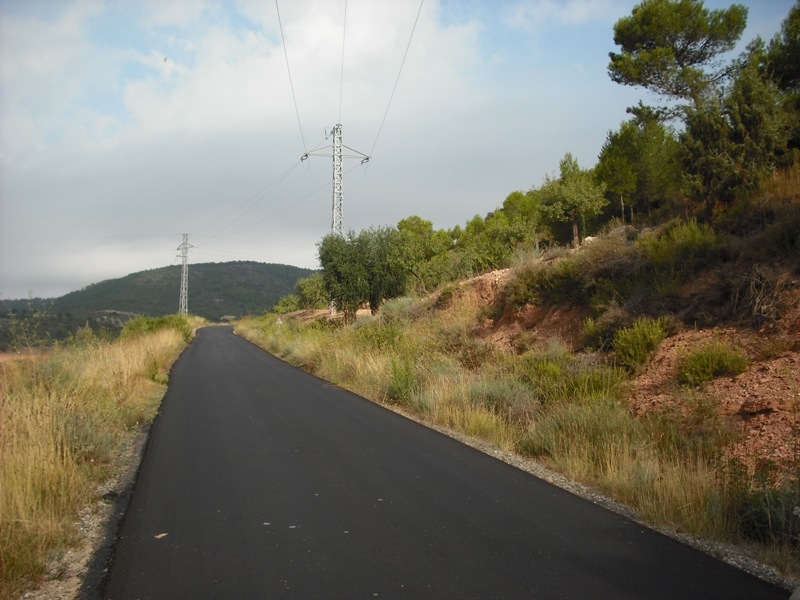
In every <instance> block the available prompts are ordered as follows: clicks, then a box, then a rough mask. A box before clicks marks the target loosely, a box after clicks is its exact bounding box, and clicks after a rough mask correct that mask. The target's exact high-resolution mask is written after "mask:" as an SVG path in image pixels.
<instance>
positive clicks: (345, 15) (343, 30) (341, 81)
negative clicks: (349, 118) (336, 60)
mask: <svg viewBox="0 0 800 600" xmlns="http://www.w3.org/2000/svg"><path fill="white" fill-rule="evenodd" d="M346 35H347V0H344V26H343V27H342V71H341V74H340V75H339V120H338V121H336V122H337V123H341V122H342V93H343V90H344V42H345V36H346Z"/></svg>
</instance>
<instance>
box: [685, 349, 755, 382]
mask: <svg viewBox="0 0 800 600" xmlns="http://www.w3.org/2000/svg"><path fill="white" fill-rule="evenodd" d="M748 364H749V361H748V359H747V355H746V354H745V353H744V352H743V351H742V350H740V349H738V348H732V347H731V346H729V345H728V344H726V343H725V342H722V341H713V342H709V343H707V344H704V345H703V346H700V347H699V348H695V349H693V350H690V351H689V352H688V353H686V354H684V355H683V356H681V357H679V358H678V366H677V370H678V373H677V375H678V381H679V382H681V383H683V384H686V385H693V386H696V385H701V384H703V383H705V382H706V381H711V380H712V379H715V378H717V377H721V376H723V375H738V374H739V373H742V372H743V371H744V370H745V369H746V368H747V366H748Z"/></svg>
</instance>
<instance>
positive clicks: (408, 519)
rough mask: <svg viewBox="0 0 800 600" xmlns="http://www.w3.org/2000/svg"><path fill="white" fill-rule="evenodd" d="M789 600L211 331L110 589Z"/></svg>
mask: <svg viewBox="0 0 800 600" xmlns="http://www.w3.org/2000/svg"><path fill="white" fill-rule="evenodd" d="M788 596H789V593H788V592H786V591H785V590H782V589H780V588H777V587H775V586H773V585H771V584H768V583H766V582H764V581H761V580H760V579H757V578H755V577H753V576H751V575H748V574H746V573H744V572H742V571H739V570H737V569H735V568H734V567H731V566H729V565H727V564H725V563H723V562H720V561H718V560H716V559H713V558H711V557H709V556H707V555H705V554H703V553H701V552H698V551H696V550H694V549H692V548H689V547H687V546H685V545H683V544H680V543H679V542H677V541H675V540H673V539H670V538H668V537H666V536H663V535H661V534H658V533H655V532H653V531H651V530H649V529H647V528H645V527H643V526H641V525H639V524H637V523H635V522H633V521H630V520H628V519H626V518H624V517H621V516H619V515H617V514H614V513H612V512H609V511H607V510H605V509H603V508H600V507H598V506H596V505H594V504H592V503H591V502H589V501H587V500H584V499H581V498H579V497H577V496H574V495H572V494H570V493H568V492H566V491H564V490H562V489H560V488H557V487H554V486H552V485H550V484H548V483H546V482H544V481H542V480H540V479H538V478H536V477H533V476H532V475H530V474H527V473H524V472H522V471H520V470H518V469H516V468H514V467H512V466H510V465H507V464H505V463H503V462H501V461H498V460H496V459H494V458H492V457H490V456H487V455H485V454H482V453H480V452H478V451H476V450H474V449H472V448H469V447H467V446H465V445H463V444H461V443H459V442H458V441H455V440H453V439H451V438H449V437H446V436H444V435H442V434H439V433H437V432H435V431H432V430H430V429H427V428H425V427H423V426H421V425H419V424H417V423H415V422H413V421H410V420H408V419H406V418H404V417H402V416H399V415H397V414H395V413H393V412H391V411H389V410H386V409H384V408H381V407H379V406H377V405H375V404H373V403H371V402H368V401H366V400H364V399H362V398H360V397H359V396H356V395H354V394H351V393H349V392H346V391H343V390H341V389H339V388H337V387H335V386H333V385H331V384H329V383H326V382H325V381H322V380H320V379H318V378H316V377H313V376H310V375H308V374H305V373H303V372H301V371H299V370H297V369H295V368H293V367H291V366H289V365H287V364H286V363H284V362H282V361H280V360H278V359H277V358H274V357H272V356H270V355H269V354H267V353H265V352H263V351H262V350H260V349H259V348H257V347H256V346H254V345H252V344H250V343H249V342H247V341H245V340H243V339H241V338H239V337H237V336H235V335H234V334H233V333H232V331H231V329H230V328H216V327H212V328H206V329H201V330H200V331H199V332H198V335H197V338H196V339H195V340H194V341H193V342H192V343H191V344H190V345H189V347H188V348H187V349H186V351H185V352H184V353H183V355H182V356H181V358H180V359H179V360H178V362H177V363H176V364H175V366H174V368H173V370H172V374H171V380H170V386H169V391H168V392H167V395H166V397H165V398H164V402H163V405H162V409H161V413H160V414H159V416H158V417H157V418H156V421H155V423H154V424H153V427H152V431H151V435H150V440H149V442H148V445H147V449H146V451H145V455H144V459H143V461H142V465H141V468H140V471H139V474H138V478H137V481H136V486H135V489H134V492H133V496H132V498H131V502H130V505H129V507H128V510H127V512H126V515H125V518H124V521H123V523H122V526H121V529H120V533H119V539H118V542H117V544H116V546H115V549H114V555H113V559H112V562H111V564H110V567H109V573H108V576H107V578H106V581H105V585H104V589H103V596H102V597H103V598H107V599H109V600H131V599H139V600H146V599H151V600H178V599H192V600H200V599H205V598H223V599H250V598H252V599H260V598H264V599H272V598H280V599H282V598H299V599H313V598H321V599H336V598H341V599H348V600H349V599H360V598H364V599H367V598H409V599H414V600H417V599H429V598H430V599H449V598H453V599H456V598H457V599H467V598H476V599H489V598H505V599H515V598H524V599H550V598H580V599H595V600H601V599H614V600H624V599H637V600H640V599H660V598H663V599H669V600H674V599H694V598H698V599H712V598H719V599H721V600H722V599H724V600H734V599H742V600H745V599H746V600H754V599H759V600H770V599H773V598H774V599H781V600H785V599H786V598H788Z"/></svg>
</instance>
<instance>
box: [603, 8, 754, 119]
mask: <svg viewBox="0 0 800 600" xmlns="http://www.w3.org/2000/svg"><path fill="white" fill-rule="evenodd" d="M746 23H747V8H745V7H744V6H742V5H739V4H734V5H732V6H731V7H730V8H727V9H719V10H708V9H706V8H704V6H703V2H702V1H698V0H644V1H643V2H641V3H640V4H638V5H636V6H635V7H634V9H633V11H632V13H631V15H630V16H627V17H623V18H622V19H620V20H619V21H617V23H616V24H615V25H614V43H615V44H617V45H618V46H619V47H620V52H618V53H617V52H610V53H609V58H610V59H611V61H610V63H609V66H608V73H609V76H610V77H611V79H612V81H614V82H616V83H621V84H623V85H635V86H642V87H644V88H646V89H647V90H649V91H651V92H655V93H657V94H660V95H663V96H665V97H666V98H667V100H670V101H676V100H677V101H686V100H688V101H690V102H691V103H692V104H693V105H694V106H697V105H698V104H699V103H700V101H701V100H702V98H703V97H704V95H705V94H706V92H707V91H708V89H709V87H711V86H713V85H714V84H715V83H717V82H719V81H720V80H722V79H723V78H724V77H726V76H727V75H728V73H729V68H727V67H725V66H723V65H721V64H720V63H719V61H718V59H719V57H720V55H722V54H724V53H725V52H728V51H730V50H733V48H734V47H735V45H736V42H737V41H738V40H739V38H740V37H741V35H742V33H743V32H744V28H745V25H746Z"/></svg>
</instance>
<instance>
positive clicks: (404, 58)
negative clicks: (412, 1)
mask: <svg viewBox="0 0 800 600" xmlns="http://www.w3.org/2000/svg"><path fill="white" fill-rule="evenodd" d="M424 2H425V0H420V2H419V10H417V17H416V18H415V19H414V26H413V27H412V28H411V35H410V36H409V38H408V45H406V51H405V53H404V54H403V60H402V62H401V63H400V70H399V71H398V73H397V79H395V82H394V87H393V88H392V94H391V95H390V96H389V104H388V105H387V106H386V112H385V113H383V120H381V126H380V127H378V135H376V136H375V141H374V142H373V144H372V148H371V149H370V151H369V155H370V156H372V155H373V154H374V151H375V146H376V145H377V143H378V138H379V137H380V135H381V131H382V130H383V124H384V123H385V122H386V116H387V115H388V114H389V107H390V106H391V105H392V99H393V98H394V93H395V90H397V84H398V83H399V82H400V74H401V73H402V72H403V65H405V64H406V57H407V56H408V49H409V48H411V40H412V39H414V31H416V29H417V22H418V21H419V15H420V13H421V12H422V5H423V4H424Z"/></svg>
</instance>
